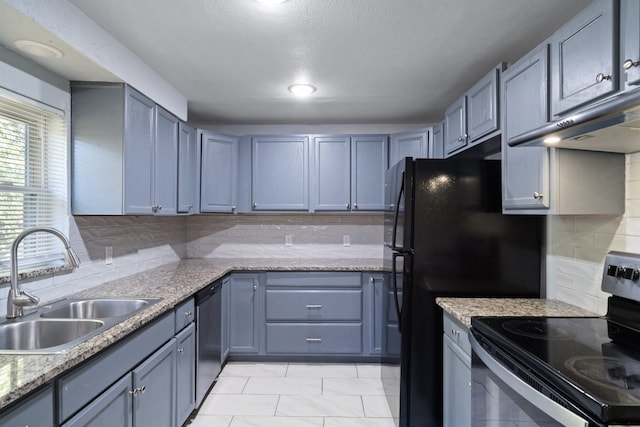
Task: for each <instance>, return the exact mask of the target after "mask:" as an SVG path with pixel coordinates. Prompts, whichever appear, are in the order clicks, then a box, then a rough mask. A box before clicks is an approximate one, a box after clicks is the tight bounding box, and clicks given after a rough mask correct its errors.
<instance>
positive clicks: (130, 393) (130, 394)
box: [129, 388, 138, 396]
mask: <svg viewBox="0 0 640 427" xmlns="http://www.w3.org/2000/svg"><path fill="white" fill-rule="evenodd" d="M136 394H138V389H137V388H135V389H133V390H129V396H135V395H136Z"/></svg>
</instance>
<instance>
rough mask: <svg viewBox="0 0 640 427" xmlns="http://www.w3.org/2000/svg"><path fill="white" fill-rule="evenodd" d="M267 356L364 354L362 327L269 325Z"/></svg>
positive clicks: (355, 324) (352, 325)
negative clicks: (270, 354)
mask: <svg viewBox="0 0 640 427" xmlns="http://www.w3.org/2000/svg"><path fill="white" fill-rule="evenodd" d="M266 341H267V353H288V354H309V353H313V354H361V353H362V324H361V323H349V324H319V323H317V324H310V323H302V324H291V323H267V339H266Z"/></svg>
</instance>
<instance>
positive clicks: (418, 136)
mask: <svg viewBox="0 0 640 427" xmlns="http://www.w3.org/2000/svg"><path fill="white" fill-rule="evenodd" d="M429 133H430V132H429V129H422V130H418V131H415V132H403V133H395V134H392V135H391V142H390V143H389V166H393V165H395V164H396V163H398V162H399V161H400V160H402V159H404V158H405V157H413V158H427V157H429Z"/></svg>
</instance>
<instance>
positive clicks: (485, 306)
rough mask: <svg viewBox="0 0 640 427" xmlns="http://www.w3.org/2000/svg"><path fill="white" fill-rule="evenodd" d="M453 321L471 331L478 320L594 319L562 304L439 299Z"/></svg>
mask: <svg viewBox="0 0 640 427" xmlns="http://www.w3.org/2000/svg"><path fill="white" fill-rule="evenodd" d="M436 303H437V304H438V305H439V306H440V307H442V309H443V310H444V311H446V312H447V313H449V314H450V315H451V316H453V318H455V319H456V320H458V321H459V322H460V323H462V324H463V325H465V326H466V327H467V328H470V327H471V317H474V316H546V317H592V316H598V314H596V313H593V312H591V311H588V310H584V309H582V308H579V307H576V306H575V305H571V304H567V303H566V302H562V301H558V300H547V299H535V298H442V297H441V298H436Z"/></svg>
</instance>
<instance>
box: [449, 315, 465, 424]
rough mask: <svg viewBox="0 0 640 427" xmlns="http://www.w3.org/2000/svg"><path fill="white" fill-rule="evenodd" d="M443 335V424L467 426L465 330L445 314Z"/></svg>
mask: <svg viewBox="0 0 640 427" xmlns="http://www.w3.org/2000/svg"><path fill="white" fill-rule="evenodd" d="M443 323H444V334H443V338H442V339H443V355H442V356H443V369H442V380H443V396H442V399H443V405H444V406H443V425H444V426H445V427H470V426H471V345H470V344H469V338H468V329H467V328H466V327H464V326H463V325H462V324H460V323H459V322H457V321H456V320H455V319H453V318H452V317H450V316H449V315H448V314H447V313H445V314H444V318H443Z"/></svg>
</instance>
